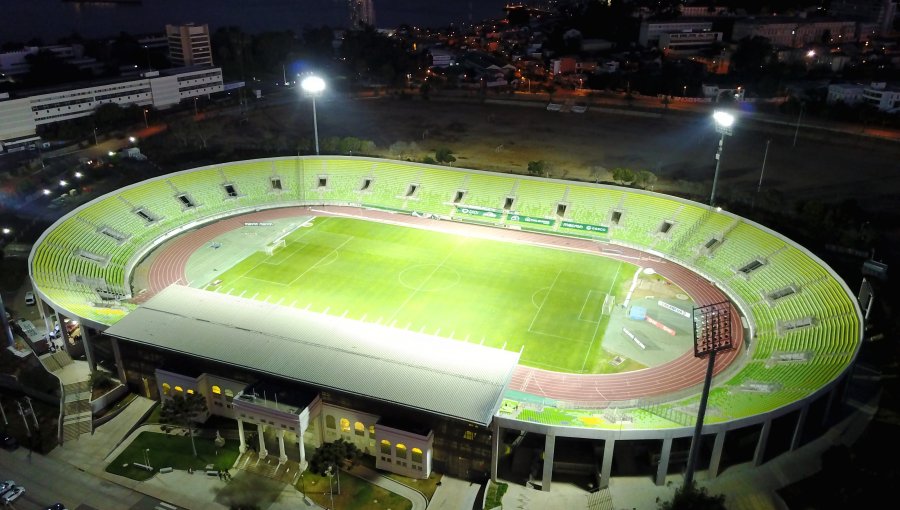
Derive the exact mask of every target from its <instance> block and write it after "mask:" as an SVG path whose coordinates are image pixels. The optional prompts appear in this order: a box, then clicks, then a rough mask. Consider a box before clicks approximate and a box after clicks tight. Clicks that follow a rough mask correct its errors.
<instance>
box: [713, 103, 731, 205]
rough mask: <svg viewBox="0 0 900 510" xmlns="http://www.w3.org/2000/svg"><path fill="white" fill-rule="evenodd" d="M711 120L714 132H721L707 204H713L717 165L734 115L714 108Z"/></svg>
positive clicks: (717, 177) (717, 174) (729, 132)
mask: <svg viewBox="0 0 900 510" xmlns="http://www.w3.org/2000/svg"><path fill="white" fill-rule="evenodd" d="M713 120H715V121H716V133H721V134H722V137H721V138H719V149H718V150H717V151H716V173H715V174H713V184H712V191H711V192H710V194H709V205H715V203H714V202H715V200H716V185H717V184H718V182H719V165H720V164H721V163H722V146H724V145H725V135H729V136H731V126H733V125H734V115H732V114H730V113H728V112H726V111H722V110H716V112H715V113H713Z"/></svg>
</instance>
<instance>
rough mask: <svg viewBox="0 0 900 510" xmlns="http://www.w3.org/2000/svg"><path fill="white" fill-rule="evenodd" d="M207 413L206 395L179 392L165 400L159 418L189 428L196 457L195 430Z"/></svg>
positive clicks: (164, 421)
mask: <svg viewBox="0 0 900 510" xmlns="http://www.w3.org/2000/svg"><path fill="white" fill-rule="evenodd" d="M206 413H207V407H206V397H204V396H203V395H201V394H199V393H185V394H182V393H178V394H177V395H174V396H172V397H171V398H168V399H166V400H164V401H163V404H162V409H161V410H160V412H159V419H160V421H162V422H163V423H170V424H172V425H177V426H179V427H184V428H186V429H188V432H189V433H190V436H191V448H192V449H193V450H194V457H196V456H197V446H196V445H195V444H194V430H195V429H196V428H197V422H198V421H199V418H201V417H203V416H205V415H206Z"/></svg>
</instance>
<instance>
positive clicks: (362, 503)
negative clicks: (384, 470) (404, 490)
mask: <svg viewBox="0 0 900 510" xmlns="http://www.w3.org/2000/svg"><path fill="white" fill-rule="evenodd" d="M340 477H341V493H340V494H338V493H337V479H336V478H335V479H334V480H333V481H332V484H333V494H334V506H331V496H330V495H329V490H328V477H327V476H319V475H316V474H314V473H311V472H309V471H307V472H306V473H304V474H303V477H302V479H301V480H299V481H298V482H297V485H296V486H295V487H296V488H297V490H299V491H301V492H303V493H304V494H306V495H307V496H308V497H309V499H311V500H313V501H315V502H316V504H317V505H319V506H321V507H323V508H352V509H353V510H384V509H386V508H390V509H391V510H410V509H411V508H412V502H411V501H410V500H408V499H406V498H404V497H402V496H398V495H397V494H394V493H393V492H388V491H386V490H384V489H382V488H381V487H378V486H377V485H372V484H371V483H369V482H367V481H365V480H361V479H359V478H357V477H355V476H353V475H350V474H348V473H345V472H342V473H341V475H340Z"/></svg>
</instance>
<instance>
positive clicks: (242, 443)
mask: <svg viewBox="0 0 900 510" xmlns="http://www.w3.org/2000/svg"><path fill="white" fill-rule="evenodd" d="M237 422H238V440H239V441H240V446H239V447H238V451H239V452H241V453H244V452H246V451H247V442H246V440H245V439H244V420H242V419H240V418H238V420H237Z"/></svg>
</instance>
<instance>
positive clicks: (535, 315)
mask: <svg viewBox="0 0 900 510" xmlns="http://www.w3.org/2000/svg"><path fill="white" fill-rule="evenodd" d="M561 274H562V269H560V270H559V271H557V272H556V278H554V279H553V283H551V284H550V289H549V290H547V295H546V296H544V299H543V300H542V301H541V306H539V307H538V309H537V311H536V312H534V317H532V318H531V324H529V325H528V330H527V331H528V332H529V333H533V331H532V330H531V328H532V327H533V326H534V321H536V320H537V318H538V315H540V314H541V310H543V309H544V304H546V303H547V298H549V297H550V293H551V292H553V287H555V286H556V282H557V281H558V280H559V275H561Z"/></svg>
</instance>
